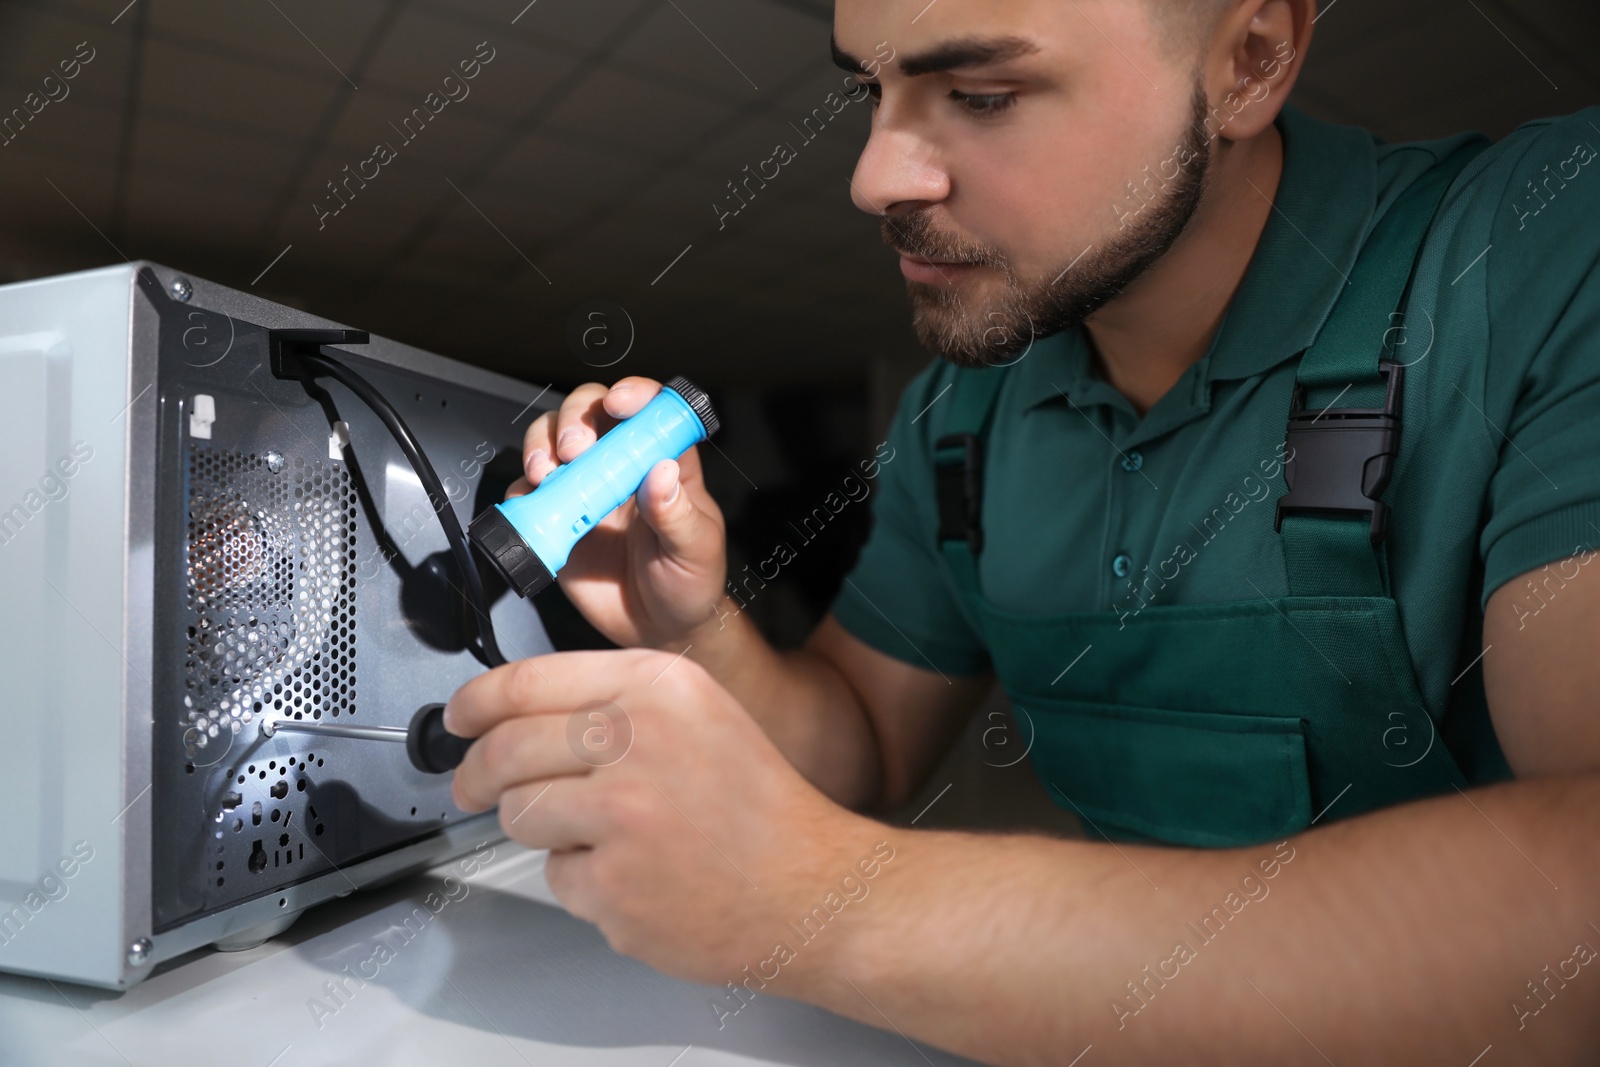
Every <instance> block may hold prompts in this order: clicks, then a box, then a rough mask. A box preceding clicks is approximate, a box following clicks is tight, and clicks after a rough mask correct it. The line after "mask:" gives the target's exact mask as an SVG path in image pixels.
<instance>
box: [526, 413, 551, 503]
mask: <svg viewBox="0 0 1600 1067" xmlns="http://www.w3.org/2000/svg"><path fill="white" fill-rule="evenodd" d="M557 414H559V412H555V411H547V412H545V413H544V414H543V415H540V416H539V417H538V418H537V419H534V420H533V422H531V423H529V424H528V428H527V430H526V431H524V432H523V435H522V473H523V476H524V477H526V478H527V479H528V483H529V484H530V485H538V484H539V479H540V478H542V477H544V474H546V473H549V472H548V469H547V468H548V467H553V466H554V465H555V460H553V459H551V458H550V457H551V456H553V455H555V453H556V416H557ZM536 456H537V457H539V462H538V463H535V462H534V458H535V457H536Z"/></svg>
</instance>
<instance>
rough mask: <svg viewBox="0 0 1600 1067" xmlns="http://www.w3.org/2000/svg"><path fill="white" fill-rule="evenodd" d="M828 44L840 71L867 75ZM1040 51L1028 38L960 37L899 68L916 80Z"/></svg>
mask: <svg viewBox="0 0 1600 1067" xmlns="http://www.w3.org/2000/svg"><path fill="white" fill-rule="evenodd" d="M828 44H829V47H830V49H831V50H832V52H833V61H834V63H835V64H837V65H838V66H839V67H841V68H843V69H844V70H847V71H849V72H850V73H852V74H862V75H865V74H866V73H867V68H866V64H865V62H864V61H862V60H860V59H857V58H856V57H855V56H852V55H851V54H850V53H848V52H846V51H845V50H844V49H842V48H840V47H839V42H838V40H837V39H833V38H830V39H829V42H828ZM1038 51H1039V46H1038V45H1037V44H1035V43H1034V42H1032V41H1030V40H1028V39H1027V38H1025V37H960V38H957V39H955V40H952V41H945V42H943V43H942V44H938V45H935V46H934V47H933V48H930V49H928V50H927V51H925V52H921V53H919V54H917V55H914V56H906V57H905V58H903V59H901V60H900V62H899V64H898V65H899V67H900V73H901V74H903V75H905V76H906V77H908V78H915V77H919V76H921V75H923V74H937V73H941V72H944V71H950V70H960V69H961V68H963V67H981V66H985V65H987V64H990V63H1004V62H1007V61H1009V60H1012V59H1018V58H1020V57H1022V56H1026V55H1032V54H1034V53H1035V52H1038Z"/></svg>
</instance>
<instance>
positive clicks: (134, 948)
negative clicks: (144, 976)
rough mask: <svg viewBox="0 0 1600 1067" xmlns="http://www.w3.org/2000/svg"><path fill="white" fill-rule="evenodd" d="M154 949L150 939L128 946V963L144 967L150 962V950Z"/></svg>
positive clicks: (140, 940) (146, 938)
mask: <svg viewBox="0 0 1600 1067" xmlns="http://www.w3.org/2000/svg"><path fill="white" fill-rule="evenodd" d="M154 947H155V946H154V945H152V944H150V939H149V938H148V937H141V938H139V940H137V941H135V942H134V943H133V944H131V945H129V946H128V963H130V964H131V965H133V966H134V967H143V966H144V965H145V964H147V963H149V962H150V950H151V949H153V948H154Z"/></svg>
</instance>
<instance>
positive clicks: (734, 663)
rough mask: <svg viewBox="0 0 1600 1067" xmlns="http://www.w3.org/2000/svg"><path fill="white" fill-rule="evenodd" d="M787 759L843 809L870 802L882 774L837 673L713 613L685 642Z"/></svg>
mask: <svg viewBox="0 0 1600 1067" xmlns="http://www.w3.org/2000/svg"><path fill="white" fill-rule="evenodd" d="M688 645H689V651H688V653H687V655H688V656H689V658H691V659H693V660H694V661H695V662H697V663H699V664H700V665H701V666H702V667H704V668H706V670H707V671H709V672H710V673H711V675H712V677H714V678H716V679H717V681H718V682H720V683H721V684H722V686H723V688H725V689H727V690H728V692H730V693H732V694H733V696H734V697H735V698H736V699H737V700H738V701H739V702H740V703H741V704H743V705H744V707H745V708H746V710H748V711H749V713H750V716H751V717H752V718H754V719H755V720H756V721H757V722H758V723H760V724H761V727H762V729H764V730H765V731H766V733H767V735H768V736H769V737H771V738H772V741H773V743H774V744H775V745H777V747H778V749H779V751H781V752H782V753H783V754H784V755H785V756H786V757H787V758H788V760H789V762H790V763H792V764H794V766H795V767H796V768H797V769H798V770H799V771H800V773H801V774H803V775H805V776H806V778H807V779H809V780H810V781H811V783H812V784H813V785H815V786H816V787H817V788H818V789H819V790H821V791H822V792H823V793H825V794H826V795H827V796H829V797H830V798H831V799H833V800H834V801H835V802H837V803H839V804H841V805H843V806H845V807H848V808H861V807H864V806H866V805H869V804H872V803H875V802H876V801H877V799H878V797H879V794H880V788H881V786H880V783H881V778H882V774H881V771H880V765H879V752H878V744H877V740H876V738H875V737H874V734H873V731H872V727H871V725H870V724H869V720H868V716H867V713H866V709H865V708H864V707H863V706H862V703H861V700H860V698H859V697H858V696H857V694H856V693H855V692H854V691H853V690H852V689H851V688H850V685H849V683H847V682H846V681H845V680H844V678H843V676H842V675H841V674H840V673H839V671H838V670H837V669H836V668H834V667H833V665H832V664H831V663H829V662H828V661H827V660H826V659H825V658H824V657H822V656H819V655H817V654H815V653H813V652H810V651H808V650H805V649H798V650H795V651H793V652H779V651H778V650H776V649H774V648H773V647H772V646H771V645H770V644H768V643H767V640H766V638H764V637H763V636H762V635H761V632H760V631H759V630H758V629H757V628H756V626H755V624H754V623H752V622H750V621H749V620H748V619H747V618H746V617H745V616H744V615H742V614H737V613H734V612H728V613H726V614H724V615H722V616H720V617H719V618H714V619H712V620H711V621H710V622H709V623H707V624H706V625H705V626H703V627H701V628H700V629H699V630H698V631H697V632H696V633H695V634H694V635H692V636H691V638H690V639H689V641H688Z"/></svg>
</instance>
